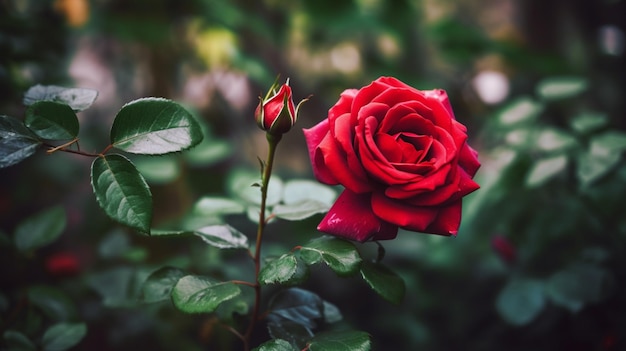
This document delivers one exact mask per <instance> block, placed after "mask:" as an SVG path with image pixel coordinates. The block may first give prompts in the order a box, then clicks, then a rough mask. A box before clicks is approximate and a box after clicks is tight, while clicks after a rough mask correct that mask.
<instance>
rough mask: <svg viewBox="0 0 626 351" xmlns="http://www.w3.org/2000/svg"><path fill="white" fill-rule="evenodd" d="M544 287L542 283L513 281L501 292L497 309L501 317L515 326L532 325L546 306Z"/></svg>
mask: <svg viewBox="0 0 626 351" xmlns="http://www.w3.org/2000/svg"><path fill="white" fill-rule="evenodd" d="M545 303H546V299H545V294H544V286H543V283H542V282H541V281H538V280H533V279H526V278H518V279H515V280H511V281H510V282H509V283H508V284H507V285H506V286H505V287H504V289H502V291H500V294H499V295H498V298H497V300H496V308H497V310H498V312H499V313H500V316H502V318H504V319H505V320H506V321H507V322H509V323H511V324H513V325H518V326H521V325H526V324H528V323H530V322H531V321H532V320H533V319H535V317H537V315H539V313H541V311H542V310H543V307H544V306H545Z"/></svg>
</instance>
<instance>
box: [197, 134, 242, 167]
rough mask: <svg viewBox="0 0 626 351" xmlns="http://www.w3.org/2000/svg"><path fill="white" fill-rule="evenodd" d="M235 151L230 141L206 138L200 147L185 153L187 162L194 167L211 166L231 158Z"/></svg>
mask: <svg viewBox="0 0 626 351" xmlns="http://www.w3.org/2000/svg"><path fill="white" fill-rule="evenodd" d="M233 150H234V148H233V147H232V145H231V144H230V143H229V142H228V141H225V140H216V139H211V140H208V138H205V139H204V140H203V141H202V142H201V143H200V144H198V146H196V147H194V148H193V149H191V150H189V152H186V153H185V160H187V162H188V163H189V164H191V165H193V166H210V165H213V164H216V163H218V162H220V161H223V160H224V159H226V158H227V157H229V156H230V155H231V154H232V153H233Z"/></svg>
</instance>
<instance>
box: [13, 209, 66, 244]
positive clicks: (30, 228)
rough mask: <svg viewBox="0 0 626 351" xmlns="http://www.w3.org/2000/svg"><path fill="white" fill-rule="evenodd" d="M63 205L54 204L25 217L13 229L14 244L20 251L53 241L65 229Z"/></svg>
mask: <svg viewBox="0 0 626 351" xmlns="http://www.w3.org/2000/svg"><path fill="white" fill-rule="evenodd" d="M65 224H66V218H65V210H64V209H63V207H60V206H55V207H52V208H49V209H46V210H43V211H41V212H39V213H37V214H35V215H33V216H31V217H28V218H26V219H25V220H24V221H23V222H21V223H20V224H19V225H18V226H17V228H16V229H15V246H16V247H17V248H18V249H19V250H20V251H22V252H24V251H30V250H34V249H37V248H40V247H43V246H46V245H48V244H50V243H52V242H54V241H55V240H56V239H57V238H58V237H59V236H60V235H61V234H62V233H63V230H64V229H65Z"/></svg>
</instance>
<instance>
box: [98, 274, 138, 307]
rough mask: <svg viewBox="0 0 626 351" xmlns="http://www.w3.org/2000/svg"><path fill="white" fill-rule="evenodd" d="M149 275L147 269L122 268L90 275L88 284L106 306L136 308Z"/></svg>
mask: <svg viewBox="0 0 626 351" xmlns="http://www.w3.org/2000/svg"><path fill="white" fill-rule="evenodd" d="M149 273H150V272H149V271H147V270H146V269H142V270H140V269H134V268H131V267H125V266H120V267H115V268H111V269H107V270H104V271H101V272H97V273H92V274H90V275H89V276H88V278H87V283H88V284H89V286H90V287H91V288H92V289H94V290H95V291H96V292H97V293H98V294H99V295H100V296H101V297H102V300H103V301H102V303H103V304H104V305H105V306H107V307H135V306H137V302H138V300H139V298H140V295H141V285H142V284H143V282H145V281H146V279H147V277H148V275H149Z"/></svg>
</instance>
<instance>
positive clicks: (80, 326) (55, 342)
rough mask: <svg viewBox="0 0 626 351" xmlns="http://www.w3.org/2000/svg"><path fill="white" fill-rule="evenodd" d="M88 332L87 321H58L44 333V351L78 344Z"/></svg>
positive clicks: (58, 350) (62, 348)
mask: <svg viewBox="0 0 626 351" xmlns="http://www.w3.org/2000/svg"><path fill="white" fill-rule="evenodd" d="M86 334H87V325H85V323H58V324H55V325H53V326H51V327H50V328H48V330H46V332H45V333H44V335H43V340H42V344H43V349H44V351H63V350H67V349H69V348H71V347H73V346H75V345H76V344H78V343H79V342H80V341H81V340H82V339H83V338H84V337H85V335H86Z"/></svg>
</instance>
